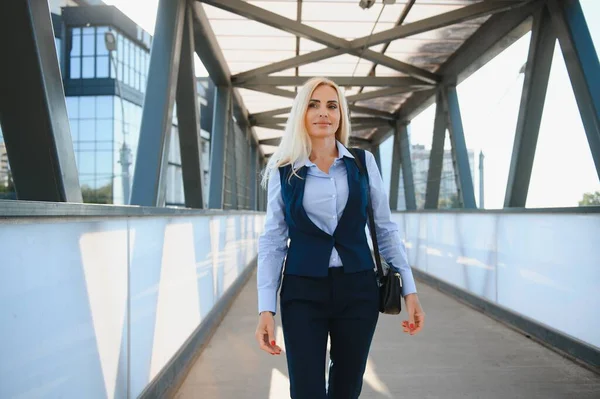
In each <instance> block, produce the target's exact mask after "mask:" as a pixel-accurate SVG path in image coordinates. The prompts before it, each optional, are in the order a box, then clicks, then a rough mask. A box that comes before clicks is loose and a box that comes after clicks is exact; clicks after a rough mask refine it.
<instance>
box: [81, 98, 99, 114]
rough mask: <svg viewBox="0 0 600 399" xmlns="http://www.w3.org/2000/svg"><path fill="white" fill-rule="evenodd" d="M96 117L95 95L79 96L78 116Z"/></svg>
mask: <svg viewBox="0 0 600 399" xmlns="http://www.w3.org/2000/svg"><path fill="white" fill-rule="evenodd" d="M95 117H96V97H79V118H81V119H87V118H95Z"/></svg>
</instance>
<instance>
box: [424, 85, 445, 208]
mask: <svg viewBox="0 0 600 399" xmlns="http://www.w3.org/2000/svg"><path fill="white" fill-rule="evenodd" d="M442 90H443V89H442V88H440V89H438V90H437V93H436V95H435V97H436V100H435V120H434V122H433V140H432V142H431V151H430V152H429V169H428V170H427V188H426V189H425V206H424V208H425V209H437V208H438V202H439V198H440V182H441V179H442V166H443V161H444V142H445V141H446V126H447V120H446V111H445V110H444V100H443V97H444V94H443V92H442Z"/></svg>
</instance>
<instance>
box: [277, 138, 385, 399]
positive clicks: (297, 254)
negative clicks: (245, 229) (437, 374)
mask: <svg viewBox="0 0 600 399" xmlns="http://www.w3.org/2000/svg"><path fill="white" fill-rule="evenodd" d="M357 155H358V156H359V157H360V160H361V162H363V165H365V164H366V163H365V153H364V151H362V150H358V151H357ZM343 162H344V164H345V166H346V169H347V175H348V187H349V195H348V201H347V204H346V207H345V208H344V211H343V214H342V216H341V218H340V219H339V222H338V225H337V227H336V229H335V231H334V232H333V234H328V233H326V232H324V231H323V230H321V229H320V228H319V227H317V226H316V225H315V224H314V223H313V222H312V221H311V220H310V218H309V217H308V215H307V214H306V211H305V209H304V208H303V205H302V199H303V195H304V185H305V181H306V180H304V178H305V177H306V167H302V168H301V169H300V170H299V171H298V174H299V175H300V176H301V177H302V179H300V178H298V177H296V176H293V175H292V177H291V180H289V181H288V177H289V176H290V169H291V166H289V165H288V166H285V167H281V168H279V172H280V177H281V195H282V197H283V202H284V216H285V221H286V223H287V225H288V227H289V237H290V238H291V242H290V246H289V248H288V252H287V258H286V261H285V268H284V273H283V275H284V276H283V281H282V286H281V291H280V312H281V320H282V327H283V333H284V339H285V347H286V355H287V363H288V371H289V376H290V393H291V397H292V399H325V398H335V399H354V398H358V396H359V394H360V392H361V389H362V380H363V374H364V371H365V367H366V362H367V357H368V353H369V348H370V345H371V341H372V338H373V333H374V332H375V327H376V324H377V320H378V316H379V312H378V286H377V280H376V273H375V271H374V263H373V258H372V256H371V253H370V249H369V246H368V243H367V237H366V232H365V225H366V222H367V208H366V207H367V191H366V190H367V189H368V187H369V185H368V183H367V179H366V177H365V176H363V175H361V173H360V172H359V169H358V166H357V165H356V163H355V161H354V159H352V158H349V157H346V156H345V157H344V158H343ZM334 247H335V249H336V250H337V252H338V253H339V256H340V258H341V260H342V264H343V266H342V267H335V268H334V267H329V260H330V256H331V253H332V249H333V248H334ZM328 335H330V337H331V351H330V358H331V363H330V368H329V387H328V390H327V391H326V387H325V355H326V346H327V337H328Z"/></svg>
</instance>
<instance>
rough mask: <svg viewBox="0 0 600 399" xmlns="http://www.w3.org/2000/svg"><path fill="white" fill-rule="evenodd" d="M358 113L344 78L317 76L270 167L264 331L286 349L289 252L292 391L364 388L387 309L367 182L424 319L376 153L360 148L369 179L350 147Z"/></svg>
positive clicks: (314, 396) (415, 309) (408, 297)
mask: <svg viewBox="0 0 600 399" xmlns="http://www.w3.org/2000/svg"><path fill="white" fill-rule="evenodd" d="M348 115H349V113H348V106H347V103H346V99H345V98H344V96H343V94H342V93H341V91H340V90H339V87H338V86H337V85H336V84H335V83H334V82H332V81H330V80H328V79H325V78H313V79H310V80H309V81H308V82H306V83H305V85H304V86H303V87H302V88H301V89H300V91H299V92H298V95H297V96H296V99H295V100H294V104H293V106H292V110H291V113H290V117H289V119H288V122H287V126H286V129H285V134H284V136H283V138H282V140H281V144H280V145H279V147H278V148H277V150H276V151H275V153H274V154H273V156H272V157H271V159H270V160H269V163H268V165H267V167H266V169H265V173H264V175H263V181H262V184H263V187H264V186H267V187H268V202H267V215H266V220H265V230H264V232H263V234H262V235H261V236H260V238H259V246H258V273H257V274H258V275H257V279H258V311H259V321H258V327H257V329H256V339H257V340H258V343H259V345H260V348H261V349H263V350H265V351H266V352H269V353H270V354H272V355H279V354H281V348H280V347H279V346H278V345H277V343H276V342H275V334H274V330H275V321H274V315H275V313H276V307H277V290H278V288H279V285H280V282H281V280H282V277H281V275H282V273H281V271H282V266H283V261H284V258H285V268H284V272H283V281H282V282H281V292H280V297H281V298H280V301H281V304H280V310H281V321H282V328H283V336H284V341H285V348H286V356H287V365H288V371H289V377H290V394H291V397H292V399H321V398H336V399H353V398H358V396H359V394H360V392H361V389H362V380H363V374H364V371H365V366H366V362H367V357H368V353H369V348H370V345H371V340H372V337H373V333H374V331H375V326H376V324H377V320H378V316H379V313H378V286H377V280H376V276H377V275H376V272H375V270H374V268H375V266H374V261H373V258H372V255H371V253H370V249H369V246H368V242H367V234H366V231H365V226H366V223H367V211H366V208H367V191H366V190H367V187H369V188H370V193H371V201H372V206H373V212H374V217H375V224H376V230H377V240H378V242H379V248H380V252H381V255H382V256H383V257H384V259H385V260H386V261H388V263H390V264H393V265H394V267H397V268H398V269H399V271H400V274H401V277H402V281H403V292H402V294H403V296H404V300H405V302H406V310H407V313H408V317H409V319H408V320H405V321H403V323H402V326H403V330H404V332H406V333H409V334H410V335H414V334H416V333H418V332H419V331H420V330H421V329H422V328H423V323H424V317H425V315H424V313H423V310H422V308H421V305H420V304H419V299H418V298H417V294H416V287H415V282H414V280H413V276H412V272H411V269H410V266H409V265H408V263H407V259H406V252H405V249H404V245H403V244H402V242H401V241H400V238H399V234H398V228H397V225H396V224H395V223H394V222H393V221H392V220H391V219H390V209H389V205H388V199H387V196H386V194H385V192H384V190H383V182H382V179H381V175H380V174H379V170H378V169H377V164H376V163H375V158H374V156H373V154H371V153H370V152H367V151H360V150H358V151H357V152H356V154H357V156H360V157H362V158H363V159H361V162H363V165H365V167H366V169H367V173H368V182H367V178H366V177H367V176H363V175H362V174H361V173H360V171H359V168H358V166H357V163H356V160H355V159H354V155H353V154H352V153H351V152H350V151H348V149H347V148H346V147H345V145H346V143H347V141H348V136H349V134H350V120H349V117H348ZM288 238H289V239H290V244H289V247H288V245H287V244H288ZM328 336H329V337H330V340H331V349H330V365H329V384H328V387H327V390H326V387H325V356H326V351H327V339H328Z"/></svg>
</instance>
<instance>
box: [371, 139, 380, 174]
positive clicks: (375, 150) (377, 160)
mask: <svg viewBox="0 0 600 399" xmlns="http://www.w3.org/2000/svg"><path fill="white" fill-rule="evenodd" d="M371 152H372V153H373V156H374V157H375V163H376V164H377V167H378V168H379V173H381V151H380V150H379V144H377V145H374V146H373V147H371Z"/></svg>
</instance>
